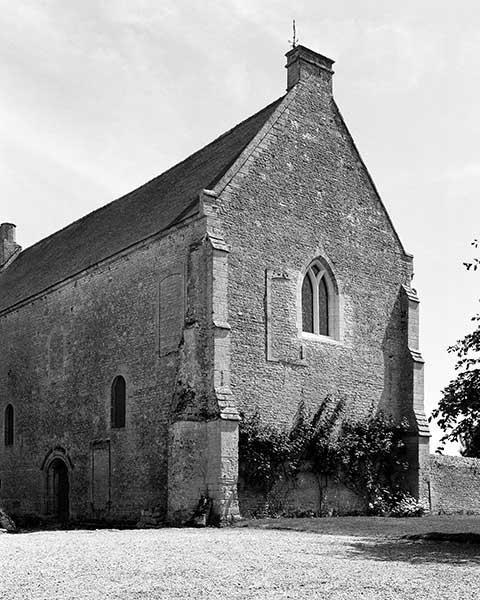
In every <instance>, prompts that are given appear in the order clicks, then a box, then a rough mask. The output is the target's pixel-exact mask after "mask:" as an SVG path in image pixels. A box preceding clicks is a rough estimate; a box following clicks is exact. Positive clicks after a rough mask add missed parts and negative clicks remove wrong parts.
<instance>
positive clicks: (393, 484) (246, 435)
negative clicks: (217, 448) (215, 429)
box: [239, 396, 408, 514]
mask: <svg viewBox="0 0 480 600" xmlns="http://www.w3.org/2000/svg"><path fill="white" fill-rule="evenodd" d="M344 407H345V401H344V399H335V398H333V397H331V396H328V397H327V398H325V399H324V401H323V402H322V403H321V405H320V407H319V408H318V410H317V411H316V412H315V413H314V414H313V415H312V414H310V413H309V412H308V411H307V410H306V409H305V406H304V405H303V403H302V404H300V405H299V407H298V410H297V415H296V418H295V421H294V424H293V427H292V428H291V429H290V430H287V429H282V428H279V427H277V426H273V425H268V424H265V423H263V422H262V420H261V418H260V415H259V414H258V412H255V413H254V414H253V415H250V416H246V415H243V419H242V422H241V425H240V444H239V452H240V456H239V458H240V475H241V477H242V478H243V481H244V482H245V484H246V485H247V486H249V487H250V488H253V489H256V490H258V491H261V492H263V493H264V494H265V496H267V495H268V494H269V493H270V492H271V490H272V489H273V487H274V486H275V484H276V483H277V482H278V481H280V480H291V481H293V480H294V479H295V477H296V475H297V473H298V472H299V470H300V469H301V468H302V467H303V466H304V465H305V464H308V466H309V469H310V470H311V471H312V472H313V473H315V474H316V475H317V476H321V475H323V476H328V477H330V478H332V479H333V480H335V481H338V482H341V483H343V484H344V485H345V486H346V487H347V488H349V489H350V490H352V491H353V492H355V493H356V494H357V495H359V496H360V497H362V498H363V499H364V500H365V501H366V504H367V506H368V507H369V510H370V512H372V513H374V514H384V513H386V512H389V511H390V510H391V509H392V508H393V506H395V505H396V504H398V502H399V501H400V500H401V499H402V498H404V496H405V494H404V492H403V491H402V477H403V474H404V473H405V472H406V471H407V469H408V462H407V459H406V452H405V445H404V443H403V441H402V438H403V436H404V434H405V433H406V432H407V430H408V423H407V422H406V421H402V422H400V423H398V422H395V421H394V420H393V419H392V418H391V417H389V416H387V415H385V414H384V413H382V412H378V413H377V414H376V415H373V416H370V417H369V418H365V419H360V420H351V419H348V418H346V417H345V415H344ZM319 480H320V478H319Z"/></svg>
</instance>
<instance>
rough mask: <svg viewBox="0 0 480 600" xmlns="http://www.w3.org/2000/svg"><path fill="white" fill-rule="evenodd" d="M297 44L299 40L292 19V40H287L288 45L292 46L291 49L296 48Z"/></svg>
mask: <svg viewBox="0 0 480 600" xmlns="http://www.w3.org/2000/svg"><path fill="white" fill-rule="evenodd" d="M298 42H299V39H298V38H297V30H296V28H295V19H293V38H292V39H291V40H288V43H289V44H291V45H292V48H296V47H297V44H298Z"/></svg>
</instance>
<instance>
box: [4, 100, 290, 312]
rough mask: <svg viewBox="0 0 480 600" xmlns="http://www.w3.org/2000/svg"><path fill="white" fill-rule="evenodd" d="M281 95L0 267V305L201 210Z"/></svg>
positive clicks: (18, 299)
mask: <svg viewBox="0 0 480 600" xmlns="http://www.w3.org/2000/svg"><path fill="white" fill-rule="evenodd" d="M281 100H282V98H279V99H278V100H276V101H275V102H273V103H272V104H270V105H268V106H267V107H265V108H264V109H262V110H261V111H260V112H258V113H256V114H255V115H253V116H251V117H250V118H248V119H247V120H245V121H243V122H242V123H240V124H239V125H237V126H236V127H234V128H233V129H231V130H230V131H228V132H227V133H224V134H223V135H222V136H220V137H219V138H217V139H216V140H214V141H213V142H211V143H210V144H208V145H207V146H205V147H204V148H202V149H201V150H199V151H198V152H195V154H192V155H191V156H190V157H188V158H187V159H185V160H184V161H183V162H181V163H179V164H177V165H176V166H174V167H172V168H171V169H169V170H168V171H165V173H163V174H162V175H159V176H158V177H156V178H155V179H152V180H151V181H149V182H148V183H146V184H145V185H142V186H141V187H139V188H138V189H136V190H134V191H133V192H130V193H129V194H127V195H126V196H123V197H122V198H119V199H118V200H115V201H113V202H111V203H110V204H107V205H106V206H103V207H102V208H100V209H98V210H96V211H94V212H92V213H90V214H89V215H87V216H85V217H83V218H81V219H80V220H78V221H75V222H74V223H72V224H71V225H68V226H67V227H65V229H61V230H60V231H58V232H57V233H54V234H53V235H51V236H49V237H47V238H45V239H44V240H42V241H40V242H38V243H37V244H35V245H34V246H31V247H30V248H27V249H26V250H24V251H23V252H21V253H20V254H19V256H18V257H17V258H16V259H15V260H14V261H13V262H12V263H11V265H10V266H8V267H7V268H6V269H5V270H4V271H1V272H0V311H2V310H5V309H7V308H9V307H11V306H14V305H15V304H17V303H19V302H21V301H23V300H26V299H27V298H29V297H31V296H34V295H36V294H38V293H40V292H42V291H44V290H46V289H48V288H49V287H51V286H53V285H55V284H57V283H59V282H61V281H63V280H64V279H67V278H68V277H71V276H73V275H75V274H77V273H80V272H81V271H83V270H84V269H86V268H88V267H90V266H92V265H94V264H96V263H98V262H100V261H102V260H104V259H106V258H108V257H110V256H112V255H114V254H116V253H117V252H120V251H122V250H124V249H125V248H128V247H129V246H131V245H133V244H136V243H138V242H140V241H142V240H144V239H146V238H148V237H149V236H151V235H154V234H156V233H158V232H160V231H164V230H166V229H168V228H169V227H171V226H172V225H174V224H175V223H178V222H180V221H182V220H183V219H185V218H187V217H189V216H192V215H194V214H196V213H197V212H198V194H199V193H200V192H201V190H202V189H205V188H211V187H213V186H214V185H215V183H216V182H217V181H218V180H219V179H220V178H221V177H222V176H223V175H224V173H225V172H226V171H227V170H228V169H229V168H230V166H231V165H232V164H233V163H234V162H235V160H236V159H237V158H238V156H239V155H240V154H241V152H242V150H243V149H244V148H245V147H246V146H247V145H248V144H249V143H250V142H251V140H252V139H253V138H254V137H255V135H256V134H257V133H258V132H259V131H260V129H261V128H262V127H263V125H264V124H265V122H266V121H267V120H268V118H269V117H270V116H271V114H272V113H273V111H274V110H275V108H276V107H277V106H278V104H279V103H280V101H281Z"/></svg>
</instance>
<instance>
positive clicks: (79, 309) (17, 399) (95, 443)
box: [0, 223, 205, 519]
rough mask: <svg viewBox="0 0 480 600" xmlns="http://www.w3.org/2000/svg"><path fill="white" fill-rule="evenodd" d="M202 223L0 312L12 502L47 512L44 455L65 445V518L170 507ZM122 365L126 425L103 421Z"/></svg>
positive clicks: (10, 506)
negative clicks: (173, 444) (195, 248)
mask: <svg viewBox="0 0 480 600" xmlns="http://www.w3.org/2000/svg"><path fill="white" fill-rule="evenodd" d="M200 235H201V234H200V233H199V230H198V224H196V223H193V224H192V225H190V226H188V227H181V228H179V229H177V230H173V231H171V232H170V233H169V235H168V236H166V237H162V238H159V239H155V240H152V241H150V242H149V243H145V244H144V245H142V246H139V247H138V248H137V249H135V251H133V252H129V253H128V254H127V253H126V254H124V255H121V256H117V257H115V258H114V259H111V260H110V261H107V262H105V263H103V264H102V265H100V266H97V267H96V268H94V269H92V270H91V271H90V272H87V273H84V274H83V275H82V276H80V277H78V278H76V279H75V280H71V281H69V282H67V283H66V284H64V285H61V286H59V287H58V288H57V289H55V290H53V291H51V292H50V293H48V294H45V295H44V296H42V297H39V298H37V299H35V300H33V301H32V302H30V303H28V304H26V305H24V306H22V307H21V308H19V309H17V310H13V311H10V312H8V313H6V314H3V315H1V316H0V340H1V342H0V343H1V351H2V360H1V361H0V421H1V424H2V430H3V415H4V412H5V407H6V406H7V404H8V403H11V404H12V405H13V406H14V409H15V442H14V445H13V446H8V447H5V446H4V444H3V443H1V444H0V480H1V486H0V499H1V501H2V503H3V504H4V506H5V508H6V509H7V510H8V511H10V512H12V513H13V514H18V513H23V514H25V513H34V514H39V513H42V512H45V507H46V498H45V493H46V491H45V490H46V473H45V465H46V464H47V463H46V462H45V461H47V462H48V457H49V456H50V457H51V456H54V454H52V453H57V454H58V453H60V456H61V455H62V453H63V455H64V456H65V457H66V459H67V460H66V462H67V464H68V465H69V470H70V472H69V478H70V513H71V517H72V518H89V517H92V516H108V517H111V518H128V519H138V518H139V516H140V513H141V511H142V510H143V509H148V510H152V509H155V510H156V511H157V514H160V513H162V512H165V510H166V507H167V443H168V422H169V419H170V416H171V410H172V398H173V397H174V391H175V388H176V384H177V378H178V370H179V360H180V358H181V357H180V352H179V351H178V350H179V345H180V346H181V343H182V333H183V324H184V307H185V294H184V291H185V286H186V282H185V274H186V273H187V272H188V269H187V263H188V253H189V247H190V245H191V244H192V242H196V241H197V238H198V237H199V236H200ZM197 276H199V277H200V274H199V273H198V274H197ZM196 301H197V300H196ZM204 302H205V300H204V299H201V298H199V299H198V303H200V304H202V305H204ZM178 307H180V309H179V308H178ZM195 310H196V308H195V307H194V306H193V307H192V306H190V307H189V311H190V313H191V314H193V313H195ZM117 375H122V376H123V377H124V378H125V380H126V391H127V403H126V406H127V408H126V426H125V428H122V429H112V428H111V427H110V402H111V384H112V381H113V379H114V377H116V376H117ZM2 441H3V440H2ZM94 452H95V457H96V458H95V461H96V462H95V461H93V454H94ZM94 462H95V464H96V465H97V466H96V467H95V468H98V469H99V470H98V473H97V474H96V475H95V476H94V477H97V479H98V478H99V477H101V478H102V479H103V480H104V481H105V479H107V483H106V484H105V485H106V486H107V487H106V488H105V489H103V488H102V489H100V488H99V489H97V490H96V491H95V499H96V502H97V503H100V504H101V503H102V502H103V503H104V505H103V506H101V505H100V506H96V507H92V500H93V499H94V496H93V494H94V492H93V490H92V469H93V467H94ZM42 468H43V470H42ZM108 471H110V472H109V473H108ZM107 488H108V489H107ZM109 501H110V505H108V502H109ZM92 508H95V511H93V510H92Z"/></svg>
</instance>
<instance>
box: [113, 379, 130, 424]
mask: <svg viewBox="0 0 480 600" xmlns="http://www.w3.org/2000/svg"><path fill="white" fill-rule="evenodd" d="M126 401H127V386H126V383H125V379H124V378H123V377H122V376H121V375H119V376H118V377H115V379H114V380H113V383H112V403H111V424H112V427H113V428H115V429H121V428H122V427H125V410H126Z"/></svg>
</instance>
